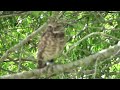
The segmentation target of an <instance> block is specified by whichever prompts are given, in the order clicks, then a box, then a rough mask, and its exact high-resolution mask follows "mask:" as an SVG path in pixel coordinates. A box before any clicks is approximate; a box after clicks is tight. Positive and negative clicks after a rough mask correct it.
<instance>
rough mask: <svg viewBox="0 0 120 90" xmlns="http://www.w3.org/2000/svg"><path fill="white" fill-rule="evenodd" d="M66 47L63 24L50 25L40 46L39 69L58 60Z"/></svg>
mask: <svg viewBox="0 0 120 90" xmlns="http://www.w3.org/2000/svg"><path fill="white" fill-rule="evenodd" d="M64 45H65V39H64V28H63V26H62V25H61V24H58V23H50V24H48V26H47V28H46V30H45V32H44V33H43V35H42V37H41V40H40V42H39V44H38V53H37V59H38V68H43V67H45V66H46V62H47V61H50V60H53V59H54V58H57V57H58V56H59V55H60V53H61V52H62V50H63V48H64Z"/></svg>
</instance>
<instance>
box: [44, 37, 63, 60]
mask: <svg viewBox="0 0 120 90" xmlns="http://www.w3.org/2000/svg"><path fill="white" fill-rule="evenodd" d="M64 45H65V41H64V38H52V39H51V38H48V40H47V42H46V47H45V50H44V52H43V54H42V57H43V59H44V60H45V61H48V60H51V59H54V58H56V57H58V56H59V55H60V53H61V52H62V51H63V48H64Z"/></svg>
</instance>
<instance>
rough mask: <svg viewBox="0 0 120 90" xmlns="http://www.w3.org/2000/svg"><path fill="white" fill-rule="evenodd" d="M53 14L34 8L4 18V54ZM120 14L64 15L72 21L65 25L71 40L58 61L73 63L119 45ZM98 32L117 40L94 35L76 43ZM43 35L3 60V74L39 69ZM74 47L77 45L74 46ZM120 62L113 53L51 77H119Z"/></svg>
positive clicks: (0, 35) (0, 44)
mask: <svg viewBox="0 0 120 90" xmlns="http://www.w3.org/2000/svg"><path fill="white" fill-rule="evenodd" d="M51 14H52V12H51V11H33V12H31V13H30V14H26V15H16V16H11V17H3V18H0V21H1V22H0V57H1V56H2V55H3V54H4V53H5V52H6V51H7V50H8V49H10V48H11V47H13V46H14V45H16V44H17V43H19V42H20V41H21V40H23V39H24V38H26V37H27V36H28V35H30V34H31V33H32V32H34V31H35V30H36V29H37V28H39V27H40V26H41V25H42V24H43V23H45V22H46V21H47V20H48V19H49V17H50V16H51ZM119 17H120V13H119V12H110V11H107V12H94V11H91V12H87V11H79V12H78V11H66V12H64V15H63V16H62V17H61V18H62V19H63V20H66V21H67V23H68V25H67V26H66V27H65V32H66V39H67V40H68V42H67V43H66V47H65V48H64V51H63V54H62V56H61V57H59V58H57V59H56V61H55V63H56V64H65V63H70V62H73V61H76V60H79V59H80V58H85V57H87V56H89V55H92V54H95V53H97V52H98V51H100V50H102V49H105V48H109V47H110V46H112V45H115V44H116V43H117V42H118V41H119V38H120V18H119ZM95 32H103V33H104V34H106V35H110V36H112V37H115V38H117V39H114V38H112V37H108V36H105V35H102V34H93V35H91V36H89V37H87V38H86V39H84V40H82V41H81V42H80V43H79V44H77V45H76V44H75V43H77V42H78V41H80V40H81V39H82V38H84V37H85V36H87V35H89V34H91V33H95ZM40 35H41V33H40V34H39V35H36V36H35V37H34V38H31V39H30V40H29V42H28V43H27V44H25V45H24V46H22V47H21V48H20V49H19V50H18V51H17V50H16V51H15V52H13V53H10V55H9V56H8V57H7V59H6V60H4V61H3V62H2V63H0V76H2V75H6V74H11V73H18V72H22V71H29V70H32V69H35V68H36V64H37V62H36V51H37V44H38V40H39V37H40ZM72 46H74V48H72V49H71V47H72ZM119 61H120V60H119V56H118V55H117V56H116V55H115V56H114V55H113V57H110V58H108V59H106V60H101V61H98V62H96V63H92V64H91V65H89V66H85V67H76V69H74V70H71V72H64V73H61V74H59V75H55V76H52V77H51V78H55V79H56V78H61V79H62V78H63V79H65V78H119V77H120V75H119V73H120V72H119V70H120V64H119ZM96 64H97V66H96Z"/></svg>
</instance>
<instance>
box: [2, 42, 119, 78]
mask: <svg viewBox="0 0 120 90" xmlns="http://www.w3.org/2000/svg"><path fill="white" fill-rule="evenodd" d="M119 51H120V42H119V43H118V44H117V45H114V46H111V47H109V48H108V49H104V50H102V51H99V52H98V53H96V54H94V55H90V56H88V57H85V58H82V59H80V60H77V61H74V62H71V63H68V64H64V65H53V66H48V67H45V68H43V69H35V70H32V71H25V72H21V73H17V74H12V75H4V76H1V77H0V79H27V78H31V77H36V78H41V77H49V76H51V75H54V74H58V73H61V72H65V71H69V70H71V69H73V68H76V67H79V66H89V65H90V64H91V63H95V62H96V60H104V59H106V58H109V57H111V56H112V55H115V54H116V53H118V52H119Z"/></svg>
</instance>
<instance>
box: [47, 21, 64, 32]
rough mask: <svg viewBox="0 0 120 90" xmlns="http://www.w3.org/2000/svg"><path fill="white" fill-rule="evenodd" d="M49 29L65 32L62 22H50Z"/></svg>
mask: <svg viewBox="0 0 120 90" xmlns="http://www.w3.org/2000/svg"><path fill="white" fill-rule="evenodd" d="M48 30H49V31H52V32H53V33H62V32H64V27H63V25H62V24H60V23H50V24H48Z"/></svg>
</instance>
